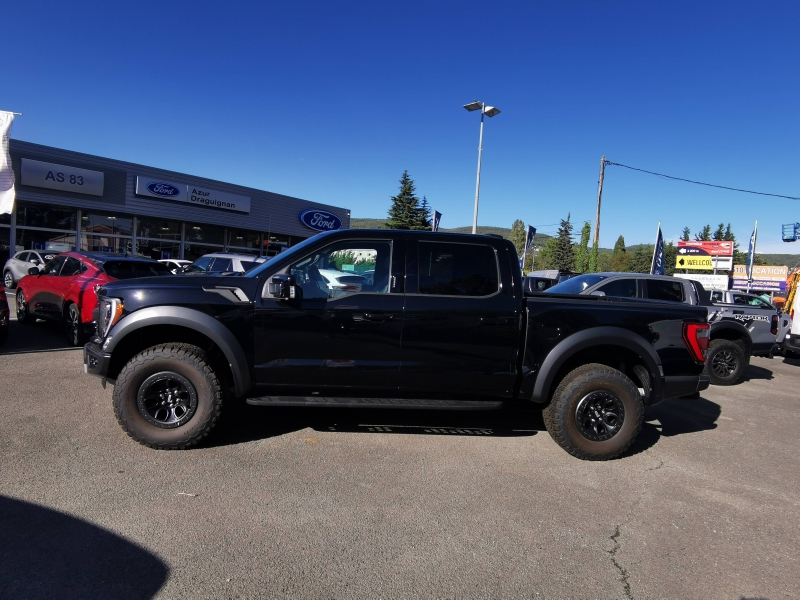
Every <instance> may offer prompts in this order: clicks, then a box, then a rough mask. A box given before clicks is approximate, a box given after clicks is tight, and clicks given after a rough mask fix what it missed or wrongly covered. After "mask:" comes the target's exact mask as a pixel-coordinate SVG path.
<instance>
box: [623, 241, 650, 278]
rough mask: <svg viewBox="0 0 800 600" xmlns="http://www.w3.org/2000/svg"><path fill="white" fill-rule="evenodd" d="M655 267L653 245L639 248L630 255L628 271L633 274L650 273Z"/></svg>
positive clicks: (643, 245) (644, 245)
mask: <svg viewBox="0 0 800 600" xmlns="http://www.w3.org/2000/svg"><path fill="white" fill-rule="evenodd" d="M652 266H653V244H642V245H641V246H637V247H636V250H634V251H633V252H632V253H631V254H629V255H628V271H630V272H631V273H649V272H650V269H651V268H652Z"/></svg>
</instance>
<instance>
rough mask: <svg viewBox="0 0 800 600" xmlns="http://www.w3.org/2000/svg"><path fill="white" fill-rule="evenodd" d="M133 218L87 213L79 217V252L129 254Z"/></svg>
mask: <svg viewBox="0 0 800 600" xmlns="http://www.w3.org/2000/svg"><path fill="white" fill-rule="evenodd" d="M132 229H133V217H129V216H127V215H114V214H107V213H96V212H90V213H89V212H87V213H86V214H84V215H81V250H86V251H91V252H130V251H131V238H130V235H131V231H132Z"/></svg>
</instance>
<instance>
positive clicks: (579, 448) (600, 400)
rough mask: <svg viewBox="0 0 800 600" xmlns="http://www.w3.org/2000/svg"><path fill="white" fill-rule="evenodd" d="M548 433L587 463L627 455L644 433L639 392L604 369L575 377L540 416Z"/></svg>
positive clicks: (580, 371) (595, 367)
mask: <svg viewBox="0 0 800 600" xmlns="http://www.w3.org/2000/svg"><path fill="white" fill-rule="evenodd" d="M542 415H543V417H544V424H545V427H546V428H547V432H548V433H549V434H550V437H552V438H553V439H554V440H555V441H556V443H557V444H558V445H559V446H561V447H562V448H563V449H564V450H566V451H567V452H569V453H570V454H572V456H576V457H578V458H580V459H583V460H608V459H610V458H615V457H617V456H619V455H620V454H622V453H623V452H625V451H626V450H627V449H628V448H629V447H630V445H631V444H632V443H633V441H634V440H635V439H636V436H637V435H638V434H639V430H640V429H641V428H642V421H643V419H644V406H643V404H642V401H641V397H640V395H639V390H638V389H637V388H636V386H635V385H634V384H633V382H632V381H631V380H630V379H628V377H626V376H625V375H624V374H623V373H621V372H619V371H617V370H616V369H612V368H611V367H607V366H606V365H601V364H589V365H584V366H582V367H578V368H577V369H575V370H574V371H571V372H570V373H569V374H568V375H567V376H566V377H564V379H563V380H562V381H561V383H560V384H559V386H558V388H556V391H555V394H553V398H552V400H551V402H550V404H549V405H548V406H547V408H545V409H544V411H543V413H542Z"/></svg>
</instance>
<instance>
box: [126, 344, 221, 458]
mask: <svg viewBox="0 0 800 600" xmlns="http://www.w3.org/2000/svg"><path fill="white" fill-rule="evenodd" d="M162 372H167V373H177V374H178V375H180V376H182V377H184V378H185V379H187V380H188V381H189V382H190V383H191V384H192V386H193V387H194V390H195V392H196V399H197V403H196V408H195V410H194V414H193V415H192V416H191V418H190V419H189V420H188V421H187V422H186V423H184V424H182V425H179V426H177V427H174V428H171V429H164V428H161V427H159V426H157V425H154V424H152V423H151V422H149V421H148V420H147V419H146V418H145V417H144V415H143V414H142V412H141V411H140V410H139V406H138V403H137V395H138V393H139V389H140V387H141V386H142V384H143V383H145V381H146V380H147V379H148V378H150V377H151V376H153V375H156V374H158V373H162ZM223 396H224V394H223V390H222V383H221V382H220V379H219V377H218V376H217V374H216V373H215V372H214V370H213V369H212V368H211V366H210V364H209V363H208V361H207V359H206V356H205V353H204V352H203V351H202V350H201V349H200V348H198V347H197V346H192V345H189V344H177V343H175V344H159V345H157V346H153V347H152V348H148V349H147V350H144V351H143V352H140V353H139V354H137V355H136V356H134V357H133V358H132V359H131V360H130V361H128V363H127V364H126V365H125V366H124V367H123V368H122V371H121V372H120V374H119V376H118V377H117V382H116V384H115V386H114V396H113V404H114V414H115V415H116V417H117V422H118V423H119V425H120V427H122V429H123V430H124V431H125V432H126V433H127V434H128V435H129V436H130V437H132V438H133V439H134V440H136V441H137V442H139V443H140V444H142V445H144V446H148V447H150V448H155V449H157V450H179V449H180V450H183V449H186V448H189V447H190V446H194V445H195V444H197V443H198V442H199V441H200V440H201V439H203V438H204V437H206V436H207V435H208V434H209V433H210V432H211V430H212V429H213V428H214V425H216V423H217V421H218V420H219V417H220V412H221V410H222V401H223Z"/></svg>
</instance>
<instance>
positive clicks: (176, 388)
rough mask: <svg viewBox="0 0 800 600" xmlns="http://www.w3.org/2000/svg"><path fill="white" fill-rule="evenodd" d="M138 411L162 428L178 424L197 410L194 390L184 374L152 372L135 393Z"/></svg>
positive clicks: (182, 423) (151, 422)
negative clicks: (153, 373)
mask: <svg viewBox="0 0 800 600" xmlns="http://www.w3.org/2000/svg"><path fill="white" fill-rule="evenodd" d="M136 405H137V406H138V408H139V413H140V414H141V415H142V416H143V417H144V418H145V420H147V422H149V423H150V424H152V425H155V426H156V427H161V428H162V429H174V428H175V427H180V426H181V425H184V424H185V423H188V422H189V420H190V419H191V418H192V417H193V416H194V413H195V411H196V410H197V390H195V388H194V386H193V385H192V383H191V382H190V381H189V380H188V379H187V378H186V377H184V376H182V375H179V374H178V373H174V372H171V371H162V372H160V373H156V374H155V375H151V376H150V377H148V378H147V379H145V380H144V381H143V382H142V385H141V386H140V387H139V392H138V393H137V395H136Z"/></svg>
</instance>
